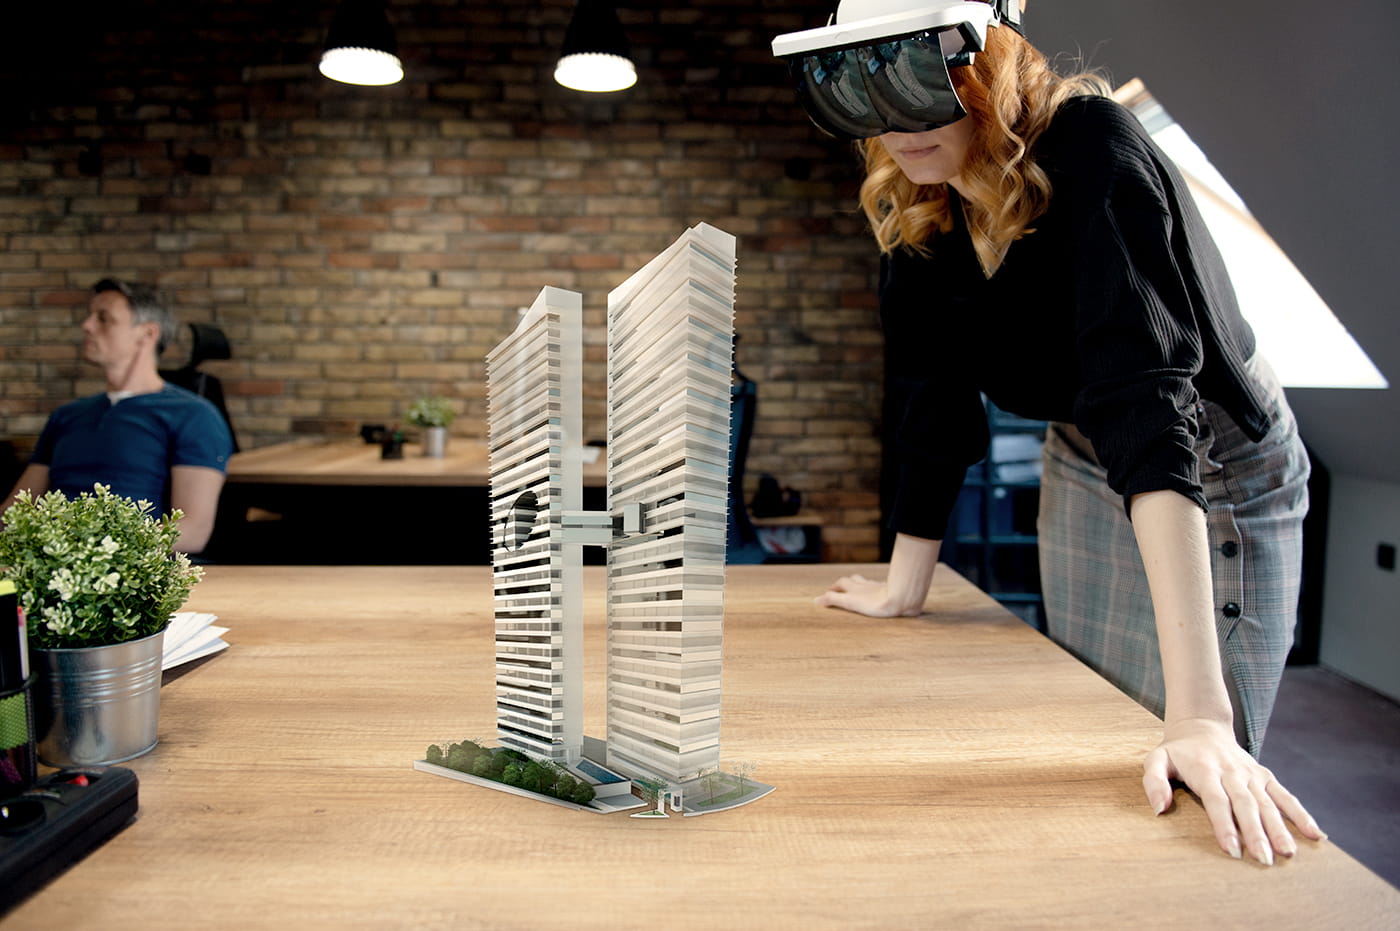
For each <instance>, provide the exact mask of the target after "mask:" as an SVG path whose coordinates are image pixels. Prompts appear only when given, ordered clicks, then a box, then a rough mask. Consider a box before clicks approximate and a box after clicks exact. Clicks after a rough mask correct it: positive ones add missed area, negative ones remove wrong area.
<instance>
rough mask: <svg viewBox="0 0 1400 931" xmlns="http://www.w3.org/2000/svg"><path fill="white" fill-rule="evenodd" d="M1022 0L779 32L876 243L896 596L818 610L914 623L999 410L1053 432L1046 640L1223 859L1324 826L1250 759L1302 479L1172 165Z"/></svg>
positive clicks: (854, 582) (888, 586)
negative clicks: (1150, 726)
mask: <svg viewBox="0 0 1400 931" xmlns="http://www.w3.org/2000/svg"><path fill="white" fill-rule="evenodd" d="M1020 14H1021V10H1020V7H1019V4H1018V3H1017V2H1016V0H1009V2H1008V0H993V2H992V3H990V4H988V3H984V2H978V0H843V3H842V5H841V7H840V9H839V10H838V13H837V17H836V23H835V24H833V25H830V26H827V27H824V28H822V29H814V30H808V31H806V32H801V33H792V34H789V35H786V36H780V37H778V38H777V39H776V40H774V43H773V45H774V51H775V52H776V53H777V54H778V55H780V56H782V57H784V58H786V59H787V60H788V62H789V66H790V69H791V72H792V75H793V79H794V82H795V85H796V87H797V90H798V95H799V98H800V100H801V101H802V103H803V106H804V107H805V108H806V109H807V111H808V113H809V114H810V115H811V117H812V119H813V121H814V122H816V123H817V125H818V126H820V127H821V128H822V129H824V130H826V131H827V132H829V133H831V134H833V135H836V136H838V137H844V138H850V139H855V140H858V144H859V147H860V149H861V151H862V152H863V153H864V156H865V167H866V177H865V181H864V184H863V185H862V188H861V205H862V207H863V208H864V209H865V212H866V214H867V216H868V217H869V219H870V221H871V225H872V228H873V230H874V232H875V237H876V240H877V241H878V243H879V246H880V249H881V252H882V264H881V275H880V306H881V317H882V320H883V324H884V329H885V340H886V364H887V385H888V388H889V396H888V397H887V399H886V411H887V415H888V416H889V417H890V418H891V423H890V426H891V427H892V430H891V434H892V435H893V437H894V441H893V448H892V449H889V450H887V460H888V461H889V462H890V468H891V469H892V471H893V473H894V484H895V491H894V493H893V498H892V501H891V502H890V503H889V506H888V514H889V519H890V526H891V529H893V530H894V531H896V539H895V545H894V551H893V554H892V556H891V560H890V567H889V573H888V576H887V578H886V579H885V580H883V581H880V580H871V579H866V578H863V577H860V576H850V577H846V578H842V579H840V580H838V581H837V582H836V583H835V584H834V585H833V586H832V587H831V589H830V590H829V591H828V592H826V593H824V594H823V595H821V596H820V597H819V598H818V599H817V602H818V604H822V605H827V606H831V607H837V608H844V609H846V610H849V611H854V612H857V613H861V614H867V615H871V616H893V615H913V614H918V613H919V612H920V611H921V610H922V607H923V604H924V599H925V597H926V596H927V594H928V590H929V584H930V582H931V580H932V576H933V571H934V566H935V564H936V562H937V560H938V552H939V545H940V543H939V541H940V539H941V537H942V535H943V533H944V531H945V529H946V527H947V524H948V519H949V515H950V513H951V511H952V509H953V503H954V500H955V499H956V497H957V495H958V492H959V489H960V487H961V485H962V482H963V478H964V476H965V474H966V471H967V468H968V467H969V466H970V465H972V464H973V463H975V462H977V461H978V460H980V459H981V458H982V457H983V455H984V454H985V452H986V449H987V444H988V438H989V432H988V426H987V422H986V414H985V411H984V408H983V405H982V400H981V395H982V394H983V393H985V394H986V395H987V396H988V397H990V398H991V399H992V401H993V402H995V403H996V404H997V405H998V406H999V407H1001V408H1002V409H1003V410H1007V411H1010V412H1012V413H1015V414H1019V415H1022V416H1025V417H1029V418H1032V419H1037V420H1046V421H1049V422H1050V424H1051V426H1050V429H1049V431H1048V433H1047V437H1046V443H1045V447H1044V452H1043V466H1044V470H1043V476H1042V483H1041V510H1040V516H1039V524H1038V533H1039V543H1040V561H1041V583H1042V587H1043V592H1044V597H1045V609H1046V615H1047V623H1048V628H1049V632H1050V635H1051V636H1052V637H1053V638H1054V639H1055V640H1056V641H1058V642H1059V643H1061V644H1062V645H1064V646H1065V647H1066V648H1067V649H1069V650H1070V651H1071V652H1072V653H1074V654H1075V655H1076V656H1078V657H1080V658H1081V659H1082V660H1084V661H1085V662H1086V663H1088V664H1089V665H1090V666H1092V667H1093V668H1095V669H1097V670H1098V671H1099V672H1100V673H1101V674H1102V675H1104V676H1105V677H1106V678H1108V679H1109V680H1110V681H1112V682H1113V683H1114V684H1115V685H1117V686H1118V687H1119V688H1120V689H1122V690H1123V691H1124V692H1126V693H1127V694H1129V695H1130V696H1132V697H1133V698H1135V699H1136V700H1137V701H1139V702H1140V703H1141V704H1143V705H1144V706H1146V707H1147V708H1148V709H1150V710H1152V711H1153V712H1155V713H1156V714H1157V715H1158V716H1159V717H1162V718H1163V720H1164V735H1163V740H1162V742H1161V744H1160V745H1159V746H1158V747H1157V748H1156V749H1154V750H1153V751H1152V752H1151V753H1150V754H1149V755H1148V757H1147V759H1146V761H1145V763H1144V776H1143V787H1144V789H1145V791H1146V794H1147V798H1148V802H1149V804H1151V805H1152V807H1153V809H1154V811H1156V812H1158V813H1161V812H1163V811H1166V810H1167V809H1168V808H1169V807H1170V805H1171V802H1172V788H1171V785H1170V783H1169V780H1170V779H1180V780H1182V781H1183V782H1185V783H1186V784H1187V785H1188V786H1189V787H1190V788H1191V789H1192V790H1193V791H1195V793H1196V794H1197V795H1198V796H1199V797H1200V799H1201V801H1202V803H1203V805H1204V807H1205V809H1206V812H1207V814H1208V815H1209V817H1210V820H1211V823H1212V825H1213V828H1214V831H1215V835H1216V839H1217V841H1218V842H1219V844H1220V846H1221V848H1222V849H1223V850H1225V851H1226V852H1228V853H1230V854H1231V855H1233V856H1235V857H1240V856H1241V855H1242V852H1248V853H1249V855H1250V856H1252V857H1253V858H1254V859H1256V860H1258V861H1259V862H1261V863H1266V864H1270V863H1272V862H1273V859H1274V854H1275V852H1277V853H1278V854H1280V855H1284V856H1291V855H1292V854H1293V853H1294V852H1295V850H1296V844H1295V841H1294V839H1293V837H1292V835H1291V833H1290V832H1289V829H1288V827H1287V825H1286V824H1285V821H1291V822H1292V823H1293V824H1295V825H1296V826H1297V827H1298V829H1299V831H1300V832H1301V833H1302V834H1303V835H1304V836H1306V837H1309V838H1312V839H1314V840H1318V839H1322V838H1323V837H1324V835H1323V834H1322V833H1321V831H1320V830H1319V829H1318V827H1317V824H1316V822H1315V821H1314V820H1313V819H1312V817H1311V816H1310V815H1309V814H1308V813H1307V811H1306V810H1305V809H1304V808H1303V806H1302V805H1301V804H1300V803H1299V801H1298V800H1297V799H1296V798H1295V797H1294V796H1293V795H1292V794H1290V793H1289V792H1288V791H1287V790H1286V789H1285V788H1284V787H1283V786H1282V785H1280V784H1279V783H1278V781H1277V780H1276V779H1275V778H1274V777H1273V774H1272V773H1270V772H1269V771H1268V770H1267V769H1265V768H1264V767H1262V766H1260V765H1259V763H1258V762H1257V760H1256V759H1255V756H1257V754H1258V751H1259V746H1260V744H1261V742H1262V739H1263V736H1264V731H1265V727H1266V725H1267V723H1268V718H1269V713H1270V711H1271V710H1272V707H1273V702H1274V696H1275V694H1276V692H1277V689H1278V683H1279V678H1280V676H1281V674H1282V670H1283V664H1284V660H1285V658H1286V656H1287V652H1288V649H1289V647H1290V645H1291V643H1292V631H1293V624H1294V620H1295V617H1296V610H1297V597H1298V584H1299V573H1300V563H1301V553H1302V543H1301V532H1302V518H1303V515H1304V513H1305V512H1306V510H1307V488H1306V481H1307V475H1308V464H1307V457H1306V453H1305V452H1304V450H1303V447H1302V443H1301V442H1300V441H1299V439H1298V436H1297V430H1296V426H1295V424H1294V421H1293V417H1292V414H1291V412H1290V411H1289V409H1288V405H1287V402H1286V401H1285V400H1284V397H1283V392H1282V389H1281V388H1280V387H1279V384H1278V382H1277V380H1276V379H1275V377H1274V375H1273V373H1272V371H1271V370H1270V369H1269V367H1268V365H1267V363H1266V362H1265V361H1264V360H1263V359H1262V358H1258V357H1257V356H1256V355H1255V353H1254V336H1253V333H1252V331H1251V330H1250V328H1249V326H1248V324H1247V323H1245V321H1244V320H1243V318H1242V317H1241V316H1240V313H1239V309H1238V307H1237V305H1236V302H1235V296H1234V292H1233V290H1232V288H1231V285H1230V281H1229V277H1228V275H1227V273H1226V271H1225V267H1224V264H1223V262H1222V261H1221V258H1220V255H1219V253H1218V251H1217V250H1216V247H1215V245H1214V243H1213V242H1212V241H1211V239H1210V236H1209V234H1208V232H1207V231H1206V228H1205V226H1204V223H1203V221H1202V220H1201V218H1200V216H1199V214H1198V213H1197V211H1196V209H1195V207H1194V205H1193V203H1192V201H1191V196H1190V193H1189V191H1188V190H1187V188H1186V186H1185V183H1184V181H1183V180H1182V178H1181V176H1180V174H1179V173H1178V172H1177V171H1176V170H1175V168H1173V167H1172V166H1171V165H1170V163H1169V162H1168V160H1167V159H1166V157H1165V156H1163V155H1162V154H1161V152H1160V151H1159V150H1158V149H1157V148H1156V147H1155V146H1154V145H1153V143H1152V142H1151V141H1150V139H1149V138H1148V137H1147V135H1146V133H1145V132H1144V131H1143V130H1142V128H1141V126H1140V125H1139V124H1138V123H1137V121H1136V119H1135V118H1134V117H1133V116H1132V115H1131V114H1130V113H1128V112H1127V111H1126V110H1124V109H1122V108H1121V107H1119V106H1118V105H1117V104H1115V103H1113V102H1112V101H1111V100H1109V99H1107V98H1106V96H1105V93H1106V90H1107V88H1106V86H1105V85H1104V84H1103V83H1102V82H1101V81H1100V80H1098V79H1097V78H1096V77H1093V76H1090V75H1075V76H1071V77H1060V76H1057V75H1056V74H1054V73H1053V72H1052V71H1051V70H1050V68H1049V67H1048V65H1047V63H1046V61H1045V58H1044V56H1043V55H1041V54H1040V53H1039V52H1038V51H1036V50H1035V49H1034V48H1033V47H1032V46H1031V45H1030V44H1029V43H1027V42H1026V40H1025V39H1024V38H1023V37H1022V36H1021V35H1020Z"/></svg>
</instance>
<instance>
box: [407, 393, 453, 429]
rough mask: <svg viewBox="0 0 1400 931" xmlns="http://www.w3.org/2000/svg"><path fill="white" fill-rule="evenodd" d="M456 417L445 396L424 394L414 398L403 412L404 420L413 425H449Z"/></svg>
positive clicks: (450, 403)
mask: <svg viewBox="0 0 1400 931" xmlns="http://www.w3.org/2000/svg"><path fill="white" fill-rule="evenodd" d="M456 417H457V412H456V411H454V410H453V409H452V402H451V401H449V400H447V398H439V397H426V396H425V397H421V398H416V399H415V400H414V402H413V403H412V404H410V405H409V406H408V412H407V413H406V414H404V420H407V421H408V422H409V423H411V424H413V426H415V427H450V426H452V421H453V420H455V419H456Z"/></svg>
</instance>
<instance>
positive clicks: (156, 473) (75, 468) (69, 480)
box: [30, 383, 233, 513]
mask: <svg viewBox="0 0 1400 931" xmlns="http://www.w3.org/2000/svg"><path fill="white" fill-rule="evenodd" d="M232 452H233V437H232V436H231V435H230V434H229V430H228V424H227V423H225V422H224V418H223V415H222V414H220V413H219V409H218V408H217V407H215V406H214V405H213V404H211V403H210V402H209V401H208V400H206V399H205V398H201V397H200V396H199V395H197V394H194V393H193V392H190V391H186V390H185V389H184V388H179V387H176V386H175V385H171V384H168V383H167V384H166V385H165V387H164V388H162V389H161V390H160V391H156V392H153V393H151V394H138V395H135V396H133V397H129V398H124V399H122V400H121V401H119V402H117V403H116V404H113V403H112V402H111V400H110V399H108V397H107V395H106V394H96V395H93V396H92V397H87V398H80V399H79V400H77V401H73V402H71V403H68V404H65V405H63V406H62V407H60V408H59V409H58V410H56V411H54V412H53V414H52V415H50V417H49V421H48V423H46V424H45V425H44V432H43V433H42V434H41V435H40V436H39V442H38V444H37V445H36V446H35V447H34V455H33V456H32V457H31V458H30V461H31V462H34V463H38V464H40V465H46V466H48V467H49V487H50V488H51V489H53V490H55V491H61V492H63V493H64V494H65V495H67V496H68V497H73V496H75V495H77V494H78V493H80V492H84V491H92V486H93V485H94V484H95V483H97V482H101V483H102V484H104V485H110V486H111V489H112V493H113V494H115V495H120V496H122V497H124V498H131V499H133V500H136V501H149V502H151V503H152V504H153V505H155V506H156V508H157V509H158V510H159V512H160V513H165V512H166V511H169V510H170V467H171V466H204V467H206V468H210V469H218V470H219V471H221V472H222V471H224V470H225V469H226V468H227V467H228V457H229V456H230V455H231V454H232Z"/></svg>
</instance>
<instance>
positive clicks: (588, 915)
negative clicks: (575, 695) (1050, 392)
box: [5, 566, 1400, 931]
mask: <svg viewBox="0 0 1400 931" xmlns="http://www.w3.org/2000/svg"><path fill="white" fill-rule="evenodd" d="M850 568H851V567H833V566H782V567H774V566H752V567H750V566H743V567H734V568H732V569H731V570H730V572H729V587H728V592H727V618H726V629H725V670H724V687H725V718H724V730H723V756H724V759H725V761H726V763H733V762H735V761H752V762H753V763H755V764H756V770H755V773H754V775H755V778H757V779H759V780H761V781H764V782H769V783H772V784H774V785H776V786H777V791H776V792H774V793H772V794H771V795H769V796H768V797H767V798H765V799H763V800H762V801H760V802H758V803H756V804H754V805H751V806H748V807H747V808H743V809H739V810H736V811H730V812H724V813H720V814H712V815H705V816H702V817H696V818H680V817H672V818H670V819H668V820H664V821H643V820H636V819H631V818H628V817H626V816H625V815H610V816H600V815H593V814H588V813H584V812H577V811H568V810H564V809H560V808H556V807H553V806H550V805H546V804H543V803H538V802H531V801H528V800H525V799H519V798H514V797H511V796H508V795H504V794H502V793H498V792H493V791H490V790H488V789H480V788H477V787H472V786H466V785H462V784H459V783H456V782H452V781H450V780H447V779H442V778H438V777H434V776H429V775H426V774H423V773H419V772H415V771H414V770H413V769H412V768H411V762H412V760H414V759H415V758H417V757H420V756H421V755H422V753H423V751H424V748H425V747H426V745H427V744H429V743H432V742H440V741H444V740H455V739H460V738H462V737H472V736H477V737H487V738H490V737H491V736H492V734H493V730H494V711H493V707H492V701H493V699H492V692H493V690H492V681H491V680H492V625H491V591H490V583H489V574H488V570H487V569H486V568H485V567H479V568H478V567H452V568H394V567H368V568H365V567H357V568H304V567H279V568H262V567H246V566H214V567H211V568H209V570H208V575H207V577H206V578H205V580H204V581H203V582H202V583H201V584H200V585H199V587H198V588H197V589H196V591H195V594H194V597H193V598H192V599H191V601H190V605H189V607H190V608H191V609H198V610H202V611H209V612H214V613H217V614H218V615H219V616H220V619H221V623H223V624H226V625H227V626H229V627H231V628H232V631H231V632H230V633H229V634H228V635H227V639H228V640H230V641H231V643H232V647H231V648H230V649H229V650H227V651H226V652H225V653H223V654H221V655H219V656H216V657H214V658H212V659H210V660H208V661H206V662H205V664H204V665H202V666H199V667H197V668H194V669H191V670H190V671H188V672H187V673H186V674H184V675H182V676H180V677H179V678H175V679H173V681H169V682H167V684H166V686H165V688H164V689H163V691H162V717H161V730H160V734H161V742H160V744H159V746H157V747H156V749H155V750H154V751H152V752H151V753H150V754H148V755H147V756H145V757H142V758H140V759H138V760H135V761H132V762H131V763H130V764H128V765H129V766H130V767H131V768H132V769H133V770H135V771H136V772H137V773H138V774H139V776H140V779H141V813H140V816H139V819H138V820H137V821H136V822H135V823H134V824H132V825H130V826H128V827H127V828H126V829H125V830H124V831H122V832H121V833H120V834H119V835H117V836H115V837H114V838H112V839H111V840H109V841H108V842H107V843H106V844H105V845H104V846H102V847H100V848H99V849H97V850H96V851H94V852H93V853H92V854H91V855H90V856H89V857H88V858H87V859H86V860H84V861H83V862H81V863H79V864H78V865H76V866H75V867H73V868H72V869H71V870H69V871H68V872H67V873H65V874H64V875H62V876H60V877H58V878H57V879H55V880H54V881H53V882H52V883H51V884H50V885H49V886H48V887H46V888H45V889H44V890H42V891H41V892H40V893H38V894H37V895H36V896H35V897H33V898H31V899H30V900H28V901H27V902H25V903H24V904H22V905H21V906H19V907H18V908H17V909H16V910H15V911H13V912H12V913H11V914H10V916H9V917H8V918H7V919H6V920H5V929H6V931H18V929H28V928H43V929H53V928H78V927H83V928H103V929H121V928H139V929H150V928H210V927H213V928H225V927H227V928H238V929H246V928H266V927H288V928H291V927H317V928H320V927H336V928H385V927H395V928H444V929H457V928H486V929H522V931H535V929H556V928H557V929H595V928H596V929H607V931H618V929H632V928H644V929H659V928H668V929H670V928H696V929H703V931H714V929H717V928H763V929H771V928H778V929H786V928H801V929H812V928H833V929H852V928H856V929H862V928H868V929H881V931H883V929H905V928H956V929H960V931H961V929H968V928H1021V927H1025V928H1134V927H1150V928H1183V929H1193V931H1196V929H1203V928H1210V929H1214V928H1270V929H1274V928H1299V927H1307V928H1314V927H1322V928H1346V929H1349V931H1351V929H1361V928H1386V929H1393V928H1395V927H1396V926H1397V924H1396V919H1397V918H1400V891H1397V890H1396V889H1394V888H1393V887H1391V886H1389V885H1388V884H1387V883H1385V882H1384V881H1383V880H1381V879H1380V878H1378V877H1377V876H1376V875H1375V874H1373V873H1371V872H1369V871H1368V870H1366V869H1365V868H1364V867H1362V866H1361V865H1360V864H1358V863H1357V862H1356V861H1355V860H1353V859H1351V858H1350V857H1349V856H1347V854H1345V853H1344V852H1343V851H1342V850H1340V849H1338V848H1337V847H1336V846H1335V845H1332V844H1314V843H1312V842H1309V841H1300V847H1301V849H1300V850H1299V852H1298V854H1297V856H1296V857H1295V858H1293V859H1292V860H1289V861H1283V862H1280V863H1279V864H1278V865H1277V866H1274V867H1273V868H1264V867H1261V866H1258V865H1255V864H1252V863H1250V862H1236V861H1233V860H1230V859H1229V858H1228V857H1226V856H1225V855H1224V854H1222V853H1221V852H1220V851H1219V850H1218V849H1217V848H1216V846H1215V842H1214V840H1213V839H1212V836H1211V833H1210V831H1209V830H1208V827H1207V823H1206V819H1205V816H1204V814H1203V812H1202V811H1201V809H1200V806H1199V805H1198V804H1197V803H1196V802H1195V801H1194V800H1193V799H1192V798H1191V797H1189V796H1188V795H1186V794H1185V793H1178V805H1177V807H1176V809H1175V810H1174V811H1173V812H1172V813H1170V814H1168V815H1164V816H1162V817H1154V816H1153V815H1152V814H1151V813H1150V811H1149V810H1148V807H1147V805H1146V803H1145V801H1144V799H1143V795H1142V789H1141V786H1140V782H1139V780H1140V775H1141V760H1142V756H1143V754H1144V753H1145V752H1146V751H1147V750H1148V748H1149V747H1151V746H1152V745H1153V743H1154V741H1155V738H1156V735H1157V732H1158V724H1157V722H1156V721H1155V720H1154V719H1153V718H1152V717H1151V716H1150V715H1149V714H1148V713H1147V712H1145V711H1143V710H1142V709H1140V708H1139V707H1138V706H1136V705H1135V704H1133V703H1132V702H1131V701H1129V700H1128V699H1127V698H1125V697H1123V696H1122V695H1121V694H1120V693H1118V692H1117V691H1116V690H1115V689H1113V688H1112V687H1111V686H1109V685H1107V684H1105V683H1104V682H1103V681H1102V680H1101V679H1099V678H1098V677H1097V676H1095V675H1094V674H1093V673H1091V672H1089V671H1088V670H1087V669H1086V668H1085V667H1083V666H1081V665H1080V664H1079V663H1078V662H1076V661H1075V660H1073V659H1071V658H1070V657H1069V656H1067V655H1066V654H1065V653H1063V652H1062V651H1060V650H1059V649H1058V648H1057V647H1055V646H1054V645H1052V644H1051V643H1049V642H1048V641H1047V640H1045V639H1044V638H1043V637H1041V636H1040V635H1039V634H1037V633H1036V632H1035V631H1033V630H1032V629H1031V628H1029V627H1027V626H1026V625H1024V624H1022V623H1020V622H1019V621H1017V620H1015V619H1013V618H1012V617H1011V616H1010V615H1009V614H1008V613H1007V612H1006V611H1005V610H1003V609H1002V608H1000V607H999V606H997V605H996V604H995V603H994V602H992V601H991V600H990V599H988V598H987V597H986V596H984V595H982V594H981V593H980V592H978V591H976V590H975V589H974V588H973V587H972V586H971V585H969V584H967V583H966V582H964V581H963V580H962V579H960V578H958V577H957V576H955V575H953V574H952V573H951V572H948V571H945V569H944V567H940V570H939V575H938V577H937V579H936V580H935V590H934V592H933V593H932V595H931V598H930V602H929V611H928V613H926V614H925V615H924V616H922V617H919V618H913V619H909V618H904V619H894V620H870V619H864V618H857V617H854V616H851V615H847V614H842V613H838V612H835V611H830V610H823V609H818V608H816V607H814V606H813V605H812V604H811V597H812V595H813V594H814V593H815V592H817V591H819V590H820V589H821V588H822V587H823V585H824V584H825V583H826V582H827V581H828V580H829V579H831V578H832V577H834V576H835V575H837V574H838V573H841V572H845V571H849V569H850ZM873 568H874V567H866V569H865V571H870V570H871V569H873ZM876 571H878V570H876ZM586 584H587V600H586V614H587V621H586V623H587V625H588V630H589V634H590V642H589V645H588V647H587V650H586V656H585V659H586V681H587V683H588V685H587V688H588V692H589V694H588V700H589V702H590V706H589V710H588V717H589V721H588V724H589V727H588V731H587V732H588V733H590V734H593V735H595V736H602V735H601V734H600V730H601V728H602V721H603V713H602V707H601V703H602V697H603V691H602V679H601V677H602V659H603V657H602V644H601V637H602V631H603V627H602V616H601V612H602V597H603V592H602V589H603V577H602V575H601V573H600V572H599V571H598V570H596V569H589V570H586Z"/></svg>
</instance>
